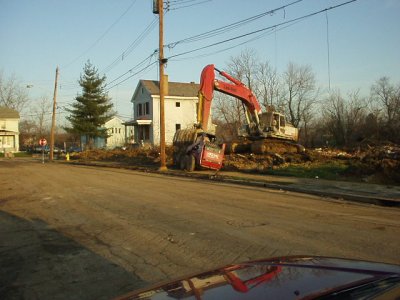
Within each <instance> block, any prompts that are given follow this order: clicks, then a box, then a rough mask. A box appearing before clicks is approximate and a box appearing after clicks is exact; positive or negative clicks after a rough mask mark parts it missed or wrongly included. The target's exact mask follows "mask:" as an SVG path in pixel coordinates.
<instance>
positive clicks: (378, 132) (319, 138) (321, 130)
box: [213, 49, 400, 148]
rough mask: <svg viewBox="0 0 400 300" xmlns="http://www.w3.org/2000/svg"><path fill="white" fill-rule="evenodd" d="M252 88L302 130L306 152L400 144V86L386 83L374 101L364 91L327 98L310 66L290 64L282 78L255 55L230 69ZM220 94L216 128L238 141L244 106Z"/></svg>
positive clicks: (233, 61)
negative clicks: (319, 148)
mask: <svg viewBox="0 0 400 300" xmlns="http://www.w3.org/2000/svg"><path fill="white" fill-rule="evenodd" d="M225 70H226V71H227V72H228V73H229V74H231V75H232V76H233V77H236V78H237V79H239V80H240V81H242V82H243V83H244V84H246V85H247V87H249V88H250V89H251V90H252V91H253V93H254V94H255V95H256V97H257V99H258V100H259V102H260V104H261V105H262V107H263V109H264V111H266V109H267V108H268V107H274V108H275V109H276V110H277V111H280V112H281V113H284V114H285V116H286V119H287V120H288V121H289V122H290V123H292V124H293V125H294V126H295V127H297V128H299V133H300V143H302V144H303V145H305V146H306V147H321V146H330V147H349V148H351V147H354V146H357V145H359V144H360V143H362V142H366V141H369V142H382V141H388V142H393V143H400V130H399V129H400V84H397V85H396V84H393V83H392V82H391V81H390V78H388V77H381V78H378V79H377V80H376V82H375V83H374V84H373V85H372V86H371V87H370V93H369V95H368V96H361V95H360V93H359V91H358V90H355V91H353V92H350V93H348V94H346V95H343V93H342V92H341V91H340V90H339V89H334V90H331V91H329V92H324V91H323V90H322V89H321V88H320V87H318V85H317V81H316V77H315V74H314V72H313V70H312V68H311V66H309V65H298V64H295V63H292V62H290V63H289V64H288V65H287V67H286V69H285V70H284V71H283V72H282V73H281V74H278V73H277V71H276V70H275V69H274V68H273V67H272V66H271V64H270V63H269V62H268V61H261V60H260V59H259V58H258V55H257V53H256V52H255V50H252V49H247V50H245V51H242V52H241V53H240V54H239V55H238V56H234V57H231V58H230V59H229V61H228V63H227V65H226V69H225ZM228 97H229V96H226V95H223V94H220V93H216V94H215V101H214V106H213V112H214V120H215V123H216V124H218V125H219V127H220V130H219V132H220V134H221V135H222V137H223V138H224V139H225V140H230V139H235V138H236V137H237V129H238V127H239V126H240V125H241V124H243V120H244V115H243V107H242V106H243V105H242V103H241V102H240V101H239V100H237V99H232V98H230V99H228Z"/></svg>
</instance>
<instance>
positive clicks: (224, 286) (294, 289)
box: [117, 256, 400, 300]
mask: <svg viewBox="0 0 400 300" xmlns="http://www.w3.org/2000/svg"><path fill="white" fill-rule="evenodd" d="M399 288H400V266H398V265H389V264H383V263H374V262H367V261H358V260H349V259H341V258H332V257H315V256H292V257H278V258H271V259H264V260H257V261H250V262H246V263H240V264H235V265H228V266H224V267H221V268H217V269H214V270H211V271H208V272H203V273H200V274H195V275H191V276H185V277H184V278H180V279H178V280H174V281H170V282H166V283H163V284H158V285H156V286H153V287H151V288H147V289H142V290H138V291H134V292H132V293H129V294H126V295H124V296H122V297H119V298H117V299H121V300H122V299H124V300H125V299H342V298H344V296H349V295H350V296H357V299H359V298H360V297H359V296H360V295H361V296H365V295H368V296H371V295H372V296H378V295H381V294H382V293H387V292H391V293H393V292H394V293H395V295H398V294H397V293H399V294H400V290H399ZM335 297H336V298H335ZM352 298H353V297H352ZM363 299H364V298H363ZM368 299H369V298H368Z"/></svg>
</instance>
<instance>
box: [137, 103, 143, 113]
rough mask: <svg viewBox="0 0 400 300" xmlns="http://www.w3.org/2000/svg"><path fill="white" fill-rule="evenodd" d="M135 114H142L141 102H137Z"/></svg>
mask: <svg viewBox="0 0 400 300" xmlns="http://www.w3.org/2000/svg"><path fill="white" fill-rule="evenodd" d="M137 115H138V116H141V115H143V111H142V103H139V104H138V105H137Z"/></svg>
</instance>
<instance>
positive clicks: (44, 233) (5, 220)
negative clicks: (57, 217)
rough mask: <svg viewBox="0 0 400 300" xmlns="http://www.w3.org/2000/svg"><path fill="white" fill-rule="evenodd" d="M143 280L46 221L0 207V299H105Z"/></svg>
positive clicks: (136, 286)
mask: <svg viewBox="0 0 400 300" xmlns="http://www.w3.org/2000/svg"><path fill="white" fill-rule="evenodd" d="M145 285H146V283H145V282H144V281H142V280H141V279H139V278H138V277H137V276H136V275H135V274H132V273H129V272H127V271H126V270H125V269H123V268H122V267H120V266H118V265H116V264H114V263H112V262H110V261H108V260H106V259H105V258H103V257H101V256H99V255H97V254H95V253H93V252H92V251H90V250H88V249H87V248H85V247H83V246H82V245H80V244H78V243H77V242H75V241H73V240H71V239H69V238H68V237H66V236H64V235H63V234H62V233H60V232H58V231H56V230H54V229H51V228H49V226H48V225H47V224H46V223H45V222H43V221H41V220H37V219H36V220H32V221H29V220H25V219H22V218H19V217H16V216H14V215H10V214H8V213H5V212H1V211H0V299H110V298H113V297H115V296H118V295H121V294H124V293H127V292H129V291H132V290H134V289H137V288H141V287H144V286H145Z"/></svg>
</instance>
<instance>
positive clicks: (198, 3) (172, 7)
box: [166, 0, 212, 11]
mask: <svg viewBox="0 0 400 300" xmlns="http://www.w3.org/2000/svg"><path fill="white" fill-rule="evenodd" d="M193 1H195V0H188V1H186V2H183V1H182V2H180V3H179V2H178V3H176V4H175V5H172V6H171V5H170V4H169V2H168V1H167V3H166V10H167V11H170V10H178V9H182V8H188V7H192V6H196V5H200V4H203V3H206V2H211V1H212V0H203V1H200V2H197V3H192V4H188V5H183V6H179V4H182V3H188V2H193ZM176 5H177V6H176Z"/></svg>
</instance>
